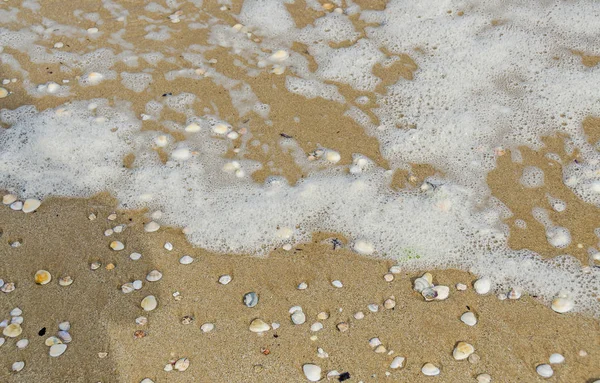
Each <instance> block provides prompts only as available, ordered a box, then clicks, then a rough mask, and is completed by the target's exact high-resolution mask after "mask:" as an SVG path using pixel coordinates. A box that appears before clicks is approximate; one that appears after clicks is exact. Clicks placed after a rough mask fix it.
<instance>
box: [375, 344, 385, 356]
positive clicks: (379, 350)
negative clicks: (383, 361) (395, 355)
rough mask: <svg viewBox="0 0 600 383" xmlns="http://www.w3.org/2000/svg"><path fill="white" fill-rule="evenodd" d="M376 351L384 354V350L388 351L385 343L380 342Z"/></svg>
mask: <svg viewBox="0 0 600 383" xmlns="http://www.w3.org/2000/svg"><path fill="white" fill-rule="evenodd" d="M373 351H375V352H376V353H377V354H383V353H384V352H386V351H387V349H386V348H385V346H384V345H382V344H380V345H379V346H377V347H375V350H373Z"/></svg>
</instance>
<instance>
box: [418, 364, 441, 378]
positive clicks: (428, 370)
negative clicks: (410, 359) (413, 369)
mask: <svg viewBox="0 0 600 383" xmlns="http://www.w3.org/2000/svg"><path fill="white" fill-rule="evenodd" d="M421 372H422V373H423V375H426V376H436V375H439V374H440V369H439V368H438V367H436V366H435V365H434V364H433V363H425V364H424V365H423V367H421Z"/></svg>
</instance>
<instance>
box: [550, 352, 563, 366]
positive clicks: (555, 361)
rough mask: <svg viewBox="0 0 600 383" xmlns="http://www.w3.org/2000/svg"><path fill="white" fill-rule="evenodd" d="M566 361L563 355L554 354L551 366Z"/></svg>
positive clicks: (551, 358) (551, 356)
mask: <svg viewBox="0 0 600 383" xmlns="http://www.w3.org/2000/svg"><path fill="white" fill-rule="evenodd" d="M564 361H565V357H564V356H562V355H561V354H552V355H550V359H549V362H550V363H551V364H560V363H562V362H564Z"/></svg>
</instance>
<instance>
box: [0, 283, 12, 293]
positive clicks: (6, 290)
mask: <svg viewBox="0 0 600 383" xmlns="http://www.w3.org/2000/svg"><path fill="white" fill-rule="evenodd" d="M15 288H16V287H15V284H14V283H13V282H7V283H5V284H3V285H2V288H0V290H1V291H2V292H3V293H10V292H12V291H15Z"/></svg>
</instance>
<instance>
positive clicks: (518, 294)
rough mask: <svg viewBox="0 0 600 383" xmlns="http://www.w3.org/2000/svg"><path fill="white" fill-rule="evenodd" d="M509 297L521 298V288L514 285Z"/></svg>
mask: <svg viewBox="0 0 600 383" xmlns="http://www.w3.org/2000/svg"><path fill="white" fill-rule="evenodd" d="M507 297H508V299H519V298H521V289H520V288H518V287H514V288H512V289H511V290H510V292H509V293H508V295H507Z"/></svg>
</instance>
